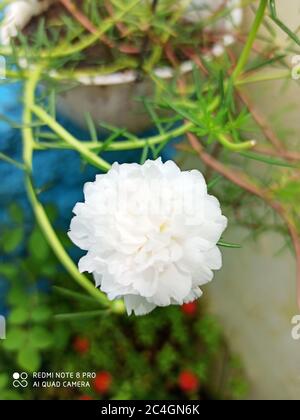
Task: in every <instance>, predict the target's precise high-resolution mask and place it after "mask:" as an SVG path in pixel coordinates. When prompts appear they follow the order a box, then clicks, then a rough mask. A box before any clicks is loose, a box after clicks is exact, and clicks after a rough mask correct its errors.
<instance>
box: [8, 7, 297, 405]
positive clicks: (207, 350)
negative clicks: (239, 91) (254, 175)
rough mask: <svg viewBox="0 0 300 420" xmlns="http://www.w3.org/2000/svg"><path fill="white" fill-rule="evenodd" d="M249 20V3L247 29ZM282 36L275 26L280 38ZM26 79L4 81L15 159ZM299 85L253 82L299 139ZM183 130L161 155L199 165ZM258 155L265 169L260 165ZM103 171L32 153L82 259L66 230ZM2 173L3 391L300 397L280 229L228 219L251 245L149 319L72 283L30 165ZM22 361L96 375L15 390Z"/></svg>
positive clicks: (288, 11) (291, 13)
mask: <svg viewBox="0 0 300 420" xmlns="http://www.w3.org/2000/svg"><path fill="white" fill-rule="evenodd" d="M276 3H277V9H278V14H279V15H280V16H281V18H282V19H283V20H284V22H285V23H286V24H287V25H288V26H289V27H290V28H292V29H293V30H294V31H295V32H296V31H297V30H298V26H299V17H300V3H299V1H298V0H290V1H289V2H288V3H287V2H286V1H284V0H278V1H277V2H276ZM252 19H253V13H252V12H251V10H248V9H246V12H245V15H244V23H243V28H248V27H249V26H250V23H251V21H252ZM245 32H246V31H245ZM285 40H286V35H285V34H284V33H283V32H282V31H280V30H279V29H278V33H277V35H276V43H278V45H280V44H281V43H284V42H285ZM236 48H237V49H238V48H239V46H238V45H237V46H236ZM274 48H276V45H275V46H274ZM291 59H292V55H291ZM21 87H22V86H21V83H12V84H7V83H6V84H3V85H1V84H0V152H1V153H5V154H6V155H9V156H11V157H12V158H13V159H16V160H19V159H20V156H21V140H20V130H19V121H20V115H21V112H22V103H21V102H22V100H21V98H20V89H21ZM299 92H300V91H299V84H298V83H293V84H291V83H288V82H286V81H285V82H277V81H275V82H272V83H270V82H265V83H264V82H262V83H260V84H259V85H256V86H255V88H253V87H251V89H247V93H248V94H249V95H250V97H251V99H252V101H253V103H254V104H255V106H256V107H257V108H258V109H260V110H261V111H262V112H263V113H264V114H265V116H266V117H267V118H268V120H269V121H271V122H272V124H273V126H274V127H275V128H276V130H277V131H278V132H280V134H281V137H284V139H285V141H287V143H289V144H291V146H293V147H296V148H297V147H299V146H298V144H299V143H298V138H299V130H300V127H299V118H298V112H299V105H300V95H299ZM58 121H59V122H60V123H61V124H62V125H63V126H64V127H66V128H67V129H68V130H69V131H70V132H71V133H74V134H75V135H76V137H77V138H80V139H85V138H87V136H88V133H87V131H85V130H84V129H82V128H79V127H78V126H77V125H76V124H75V123H74V121H72V119H71V118H70V116H68V117H66V116H65V115H64V116H63V115H60V114H59V115H58ZM12 122H13V123H12ZM152 132H154V129H153V130H151V129H150V130H147V131H145V133H143V135H145V136H147V135H149V133H150V134H151V133H152ZM178 140H179V139H177V140H176V139H175V141H174V142H172V144H169V145H168V146H167V147H166V148H164V149H163V150H162V152H161V153H162V156H163V158H164V159H165V160H166V159H170V158H172V159H174V160H177V161H178V162H179V163H180V164H181V166H182V167H185V166H186V167H187V168H190V167H197V168H200V169H201V165H200V164H199V161H198V160H196V158H188V159H186V158H185V156H184V155H183V154H182V152H178V151H177V149H176V144H177V142H178ZM58 156H59V159H58ZM105 157H106V159H107V160H108V161H113V160H118V161H119V162H134V161H140V158H141V156H140V152H135V151H129V152H126V153H124V152H120V153H119V154H116V153H114V154H109V153H106V154H105ZM61 162H63V165H62V164H61ZM254 165H257V168H258V169H257V170H258V171H260V170H261V167H260V164H259V163H256V162H255V164H254ZM95 173H96V170H94V169H92V168H91V167H90V166H88V165H83V164H82V162H81V160H80V158H79V157H78V155H77V154H76V153H75V152H74V151H66V150H64V151H59V155H58V154H57V151H48V152H47V154H43V153H38V154H37V157H36V158H35V161H34V177H35V184H36V185H37V187H38V188H40V189H41V192H42V193H43V194H42V202H43V204H45V206H46V210H47V214H48V216H49V218H50V219H51V221H52V222H53V224H54V225H55V228H56V231H57V234H58V236H59V238H60V239H61V241H62V243H63V244H64V246H65V247H66V249H67V250H68V252H69V253H70V255H71V256H72V257H73V258H74V260H77V259H78V258H79V257H80V253H79V252H78V251H77V250H75V249H74V248H72V246H71V243H70V242H69V240H68V239H67V237H66V235H65V233H66V230H67V228H68V224H69V221H70V219H71V215H72V208H73V206H74V204H75V203H76V202H77V201H81V200H82V185H83V183H84V182H85V181H86V180H90V179H93V177H94V175H95ZM0 176H1V180H2V181H1V185H0V203H1V208H0V231H1V235H0V314H1V315H4V316H6V318H7V322H8V324H7V325H8V335H7V339H6V340H0V398H1V399H4V400H5V399H71V400H77V399H83V400H88V399H101V398H103V399H108V398H109V399H158V400H159V399H204V400H209V399H242V398H248V399H300V352H299V346H300V341H295V340H293V339H292V337H291V329H292V325H291V319H292V317H293V316H294V315H295V314H297V313H298V312H299V310H298V309H297V306H296V303H295V271H296V268H295V260H294V256H293V254H292V252H291V250H290V249H289V248H288V247H287V246H286V244H285V242H284V239H283V238H282V236H281V235H279V234H277V233H274V232H272V233H269V232H264V233H263V234H261V235H259V236H255V235H250V234H249V230H248V229H245V228H241V227H239V226H234V225H233V226H231V227H230V228H229V232H228V237H229V238H230V240H231V241H232V242H234V243H239V244H242V248H241V249H239V250H234V252H233V251H232V250H230V249H229V250H225V251H224V267H223V269H222V271H220V272H219V273H217V274H216V277H215V279H214V281H213V282H212V283H211V284H209V285H208V286H206V287H205V292H206V293H205V295H206V296H205V298H204V299H201V300H200V301H199V302H195V303H191V304H186V305H183V306H182V307H169V308H162V309H157V310H155V311H154V313H151V314H150V315H148V316H146V317H130V318H127V316H124V315H123V314H113V315H112V314H110V313H105V312H103V311H102V313H101V311H100V309H99V308H98V307H97V305H96V304H95V301H94V300H92V299H91V298H89V297H88V296H86V295H84V294H83V292H82V291H81V290H80V289H79V288H78V290H74V291H73V292H72V293H70V289H74V286H73V283H72V280H71V279H70V278H69V276H68V275H67V274H66V273H65V271H64V270H63V269H62V267H61V266H60V265H59V263H58V262H57V259H56V257H55V256H54V255H53V253H52V251H51V249H50V248H49V246H48V244H47V242H46V241H45V239H44V237H43V235H42V233H41V231H40V229H39V228H38V226H37V225H36V222H35V221H34V218H33V216H32V213H31V210H30V206H29V205H28V202H27V199H26V196H25V192H24V186H23V173H22V171H21V170H19V169H18V168H17V167H14V166H12V165H10V164H9V163H6V162H4V161H0ZM299 200H300V196H299ZM270 217H271V215H270ZM53 284H55V285H56V286H55V287H53ZM58 285H63V287H60V286H58ZM85 311H88V312H87V314H86V316H85V317H83V316H82V313H83V312H85ZM59 314H65V315H59ZM54 315H55V316H56V317H55V320H53V316H54ZM21 370H22V371H23V370H24V371H28V372H33V371H54V372H55V371H73V372H77V371H79V372H81V371H88V372H95V374H96V377H95V378H94V379H93V380H92V381H91V386H90V387H86V388H80V389H78V388H71V389H61V388H57V389H56V388H45V389H32V388H30V387H28V388H27V389H22V390H17V389H14V388H13V387H12V381H11V377H12V373H13V372H18V371H21Z"/></svg>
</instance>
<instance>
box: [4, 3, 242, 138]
mask: <svg viewBox="0 0 300 420" xmlns="http://www.w3.org/2000/svg"><path fill="white" fill-rule="evenodd" d="M54 2H55V1H53V0H51V1H50V2H48V3H49V4H53V3H54ZM227 3H228V7H229V10H230V16H229V18H228V20H225V19H220V20H218V21H217V22H216V23H214V24H213V25H211V26H210V27H209V29H210V30H211V31H213V30H215V31H221V32H224V35H223V36H222V38H221V40H220V41H218V42H217V43H215V44H214V45H213V46H212V47H211V50H210V51H209V52H208V53H206V57H207V58H211V57H213V56H218V55H221V54H223V53H224V50H225V47H226V46H228V45H230V44H232V43H233V42H234V40H235V39H234V36H233V35H232V32H233V30H234V28H236V27H238V26H239V25H240V24H241V21H242V16H243V13H242V10H241V9H240V8H238V5H239V0H227ZM223 5H224V0H214V1H213V2H211V1H208V0H193V1H192V2H191V4H190V6H189V8H188V9H187V12H186V15H185V20H186V22H188V24H193V23H195V22H198V21H200V20H203V19H206V18H208V17H209V16H210V15H211V14H212V13H215V12H216V11H217V10H218V9H219V8H220V7H222V6H223ZM44 9H45V7H41V10H40V11H41V13H42V12H44ZM26 11H27V14H26V20H25V21H24V22H23V25H22V22H21V21H20V18H19V17H18V28H19V30H22V29H24V27H25V26H26V25H27V23H28V20H29V19H28V10H26ZM36 14H37V9H35V12H34V15H36ZM7 20H8V19H7ZM11 22H13V19H12V17H10V25H13V23H11ZM7 26H8V24H6V26H5V24H4V28H6V27H7ZM5 31H6V32H5V33H6V43H7V33H9V30H7V28H6V29H5ZM15 32H16V31H14V30H13V28H12V29H11V33H12V34H15ZM229 33H230V34H229ZM0 37H1V32H0ZM20 64H21V65H22V67H27V62H26V60H22V62H21V63H20ZM192 68H193V65H192V62H190V61H185V62H182V63H181V65H180V68H179V69H178V70H177V71H176V73H177V74H178V73H179V74H186V75H188V74H190V73H191V70H192ZM92 74H93V70H92V69H90V74H89V71H88V70H85V71H84V72H81V73H80V72H77V73H76V74H75V75H74V78H72V80H64V81H62V82H61V83H63V85H64V87H66V89H64V93H62V94H59V95H58V107H59V110H60V111H61V112H62V113H63V114H64V115H66V116H68V117H69V118H71V119H72V120H73V121H75V122H76V123H77V124H79V125H80V126H81V127H84V128H86V118H85V113H89V114H90V115H91V117H92V118H93V120H94V121H95V122H104V123H106V124H111V125H113V126H116V127H122V128H126V129H128V130H130V131H133V132H141V131H143V130H145V129H147V128H149V127H150V126H151V125H152V122H151V118H150V116H149V113H148V112H146V110H145V107H144V106H143V104H142V103H141V101H140V100H139V98H141V97H146V98H150V97H152V96H153V95H154V93H155V83H154V82H153V81H152V80H151V79H150V77H148V76H145V77H142V79H141V80H139V79H140V74H139V72H137V71H135V70H127V71H123V72H117V73H111V74H106V75H101V74H96V75H95V74H93V75H92ZM154 74H155V76H156V77H158V78H159V79H163V80H170V81H172V80H173V79H174V75H175V71H174V69H172V68H171V67H161V68H156V69H155V70H154ZM51 75H52V76H53V77H58V78H59V76H60V75H59V73H58V72H56V71H52V72H50V76H51ZM74 82H75V84H77V85H76V86H75V87H74ZM68 83H69V85H70V84H72V86H73V87H71V88H70V89H68V88H67V86H68Z"/></svg>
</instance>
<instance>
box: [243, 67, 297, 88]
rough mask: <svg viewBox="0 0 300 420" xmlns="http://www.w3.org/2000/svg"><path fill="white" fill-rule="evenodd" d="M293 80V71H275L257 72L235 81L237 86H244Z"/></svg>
mask: <svg viewBox="0 0 300 420" xmlns="http://www.w3.org/2000/svg"><path fill="white" fill-rule="evenodd" d="M290 78H291V70H285V69H283V70H274V71H269V72H264V71H260V72H255V73H252V74H249V75H247V74H245V76H243V77H241V78H238V79H237V80H236V81H235V86H242V85H246V84H251V83H259V82H270V81H272V80H286V79H290Z"/></svg>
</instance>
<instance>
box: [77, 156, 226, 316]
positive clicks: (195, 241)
mask: <svg viewBox="0 0 300 420" xmlns="http://www.w3.org/2000/svg"><path fill="white" fill-rule="evenodd" d="M84 196H85V202H84V203H78V204H76V206H75V208H74V214H75V216H74V218H73V220H72V221H71V226H70V231H69V236H70V238H71V240H72V241H73V242H74V243H75V244H76V245H77V246H79V247H80V248H82V249H84V250H86V251H87V254H86V255H85V256H84V257H83V258H81V260H80V262H79V270H80V271H81V272H83V271H88V272H90V273H93V274H94V278H95V282H96V286H97V287H100V289H101V290H102V291H103V292H104V293H106V294H107V296H108V298H109V299H111V300H112V299H116V298H120V297H124V302H125V305H126V307H127V311H128V313H129V314H130V313H132V312H134V313H135V314H137V315H142V314H146V313H148V312H150V311H152V310H153V309H154V308H155V307H156V306H167V305H170V304H177V305H181V304H182V303H184V302H189V301H192V300H194V299H197V298H198V297H200V296H201V294H202V291H201V290H200V288H199V286H201V285H203V284H205V283H207V282H209V281H211V280H212V278H213V271H212V270H218V269H220V268H221V265H222V256H221V253H220V251H219V249H218V247H217V242H218V240H219V239H220V236H221V234H222V233H223V231H224V229H225V228H226V225H227V219H226V217H224V216H223V215H222V213H221V209H220V204H219V202H218V200H217V199H216V198H215V197H212V196H211V195H208V194H207V188H206V183H205V180H204V178H203V176H202V174H201V173H200V172H198V171H195V170H193V171H180V169H179V168H178V166H177V165H176V164H175V163H174V162H171V161H168V162H166V163H162V161H161V159H157V160H156V161H150V160H148V161H146V162H145V163H144V164H143V165H138V164H123V165H119V164H117V163H115V164H114V165H113V166H112V169H111V170H110V171H109V172H108V173H107V174H105V175H98V176H97V177H96V180H95V181H94V182H89V183H87V184H86V185H85V187H84Z"/></svg>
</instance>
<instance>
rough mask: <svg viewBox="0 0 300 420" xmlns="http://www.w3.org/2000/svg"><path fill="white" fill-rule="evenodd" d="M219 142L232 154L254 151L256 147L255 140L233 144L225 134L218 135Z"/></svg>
mask: <svg viewBox="0 0 300 420" xmlns="http://www.w3.org/2000/svg"><path fill="white" fill-rule="evenodd" d="M217 139H218V140H219V142H220V143H221V144H222V145H223V146H224V147H225V148H226V149H228V150H231V151H232V152H240V151H242V150H248V149H252V148H253V147H254V146H255V145H256V141H255V140H249V141H245V142H242V143H232V142H231V141H230V140H229V139H228V138H227V136H226V135H225V134H222V133H221V134H217Z"/></svg>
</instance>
